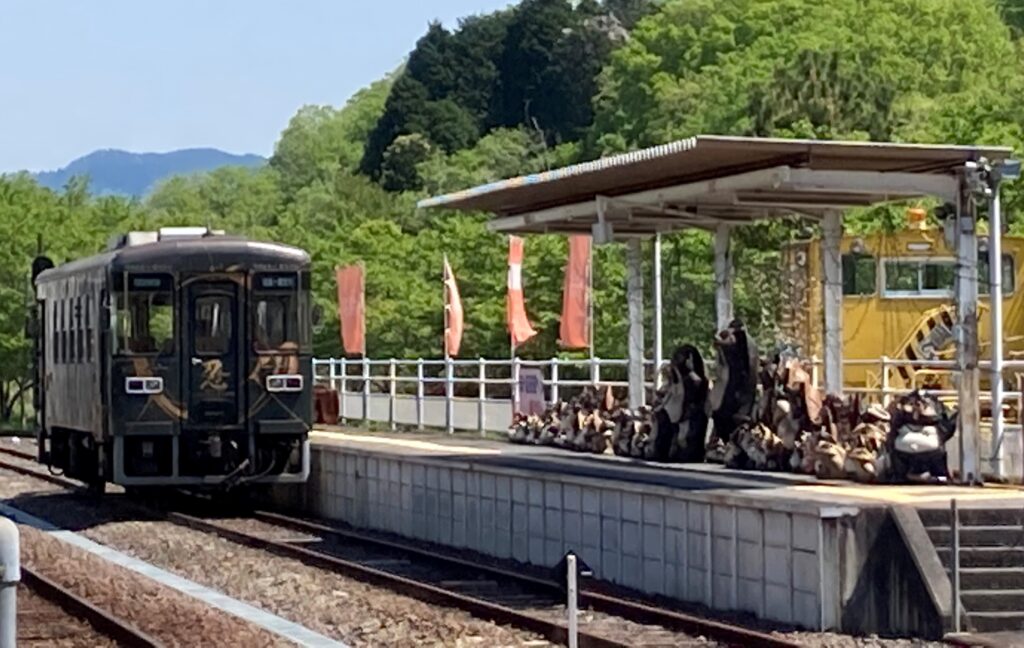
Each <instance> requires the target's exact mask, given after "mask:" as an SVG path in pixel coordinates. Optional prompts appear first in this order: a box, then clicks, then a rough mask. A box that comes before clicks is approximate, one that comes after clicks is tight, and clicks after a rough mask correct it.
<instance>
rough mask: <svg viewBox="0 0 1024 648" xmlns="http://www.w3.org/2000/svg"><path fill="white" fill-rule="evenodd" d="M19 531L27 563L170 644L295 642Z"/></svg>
mask: <svg viewBox="0 0 1024 648" xmlns="http://www.w3.org/2000/svg"><path fill="white" fill-rule="evenodd" d="M20 531H21V556H22V560H23V561H24V563H25V564H26V565H27V566H29V567H32V568H34V569H35V570H36V571H37V572H39V573H40V574H42V575H44V576H46V577H48V578H49V579H50V580H53V581H55V582H57V583H59V584H60V585H62V586H63V587H65V588H67V589H69V590H71V591H72V592H74V593H75V594H77V595H78V596H80V597H82V598H84V599H86V600H87V601H89V602H90V603H92V604H93V605H95V606H96V607H99V608H101V609H103V610H105V611H106V612H108V613H110V614H112V615H114V616H116V617H118V618H120V619H122V620H124V621H126V622H128V623H130V624H132V625H133V626H135V627H136V628H138V629H139V630H141V631H142V632H145V633H147V634H149V635H151V636H152V637H153V638H154V639H157V640H158V641H162V642H165V643H166V644H167V645H168V646H211V645H217V646H226V645H243V646H253V647H267V648H269V647H276V646H290V645H293V644H291V643H290V642H287V641H283V640H281V639H278V638H276V637H274V636H273V635H271V634H269V633H267V632H265V631H263V630H260V629H258V628H255V627H253V626H252V625H250V624H248V623H245V622H243V621H241V620H239V619H237V618H236V617H233V616H230V615H228V614H225V613H223V612H220V611H218V610H215V609H214V608H211V607H209V606H207V605H204V604H202V603H199V602H198V601H196V600H195V599H192V598H190V597H188V596H185V595H184V594H180V593H178V592H175V591H173V590H171V589H169V588H166V587H163V586H161V585H158V584H156V583H154V582H153V581H151V580H149V579H147V578H143V577H141V576H139V575H137V574H134V573H132V572H130V571H128V570H126V569H123V568H121V567H117V566H116V565H112V564H110V563H109V562H107V561H105V560H103V559H102V558H98V557H96V556H93V555H92V554H90V553H88V552H86V551H82V550H81V549H78V548H77V547H72V546H69V545H68V544H66V543H64V542H61V541H60V540H57V539H56V538H52V537H50V536H49V535H47V534H46V533H43V532H42V531H39V530H37V529H33V528H31V527H26V526H21V527H20Z"/></svg>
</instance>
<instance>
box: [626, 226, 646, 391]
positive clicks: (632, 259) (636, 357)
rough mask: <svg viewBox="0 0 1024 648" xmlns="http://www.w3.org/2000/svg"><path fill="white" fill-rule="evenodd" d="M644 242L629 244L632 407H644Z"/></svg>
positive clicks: (629, 240) (633, 241) (627, 287)
mask: <svg viewBox="0 0 1024 648" xmlns="http://www.w3.org/2000/svg"><path fill="white" fill-rule="evenodd" d="M640 244H641V240H640V239H639V238H635V237H634V238H630V239H628V240H627V241H626V266H627V267H626V300H627V301H628V303H629V350H628V364H629V369H628V371H629V407H630V409H636V408H638V407H641V406H642V405H643V404H644V400H645V394H644V276H643V257H642V254H641V247H640Z"/></svg>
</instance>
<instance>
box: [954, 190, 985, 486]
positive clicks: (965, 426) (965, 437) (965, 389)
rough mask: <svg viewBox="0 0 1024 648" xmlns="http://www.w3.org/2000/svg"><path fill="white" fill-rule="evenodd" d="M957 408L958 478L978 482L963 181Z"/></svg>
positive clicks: (971, 285) (974, 252)
mask: <svg viewBox="0 0 1024 648" xmlns="http://www.w3.org/2000/svg"><path fill="white" fill-rule="evenodd" d="M955 241H956V260H957V263H956V266H957V273H956V277H957V279H956V342H957V356H956V358H957V370H958V374H959V376H958V379H957V401H958V403H957V405H958V407H959V408H960V416H959V420H958V427H957V432H958V435H957V438H959V440H960V479H961V481H963V482H965V483H979V482H980V481H981V451H980V443H979V440H980V439H979V434H978V428H979V420H980V410H979V407H978V392H979V369H978V233H977V219H976V214H975V208H974V202H973V201H972V200H971V193H970V190H969V188H968V186H967V182H966V180H962V181H961V183H960V192H959V199H958V200H957V215H956V226H955Z"/></svg>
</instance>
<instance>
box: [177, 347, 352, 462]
mask: <svg viewBox="0 0 1024 648" xmlns="http://www.w3.org/2000/svg"><path fill="white" fill-rule="evenodd" d="M331 364H333V363H331ZM347 392H348V362H347V361H346V359H345V358H342V359H341V389H339V390H338V410H339V412H338V415H339V416H340V417H341V422H342V423H344V422H345V419H346V418H347V415H348V407H347V406H346V404H345V401H346V400H347V398H346V393H347ZM175 456H177V455H175Z"/></svg>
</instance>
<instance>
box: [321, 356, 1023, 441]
mask: <svg viewBox="0 0 1024 648" xmlns="http://www.w3.org/2000/svg"><path fill="white" fill-rule="evenodd" d="M810 364H811V380H812V383H813V384H815V385H816V386H820V384H821V377H820V373H821V365H822V363H821V361H820V359H817V358H813V359H811V360H810ZM644 366H645V381H644V385H645V387H646V388H647V389H648V390H650V389H653V387H654V375H655V371H654V362H653V361H652V360H646V361H645V363H644ZM843 366H844V369H845V368H848V367H866V368H876V369H877V370H878V371H877V373H875V374H874V377H875V378H876V380H875V381H874V382H877V383H878V384H877V385H876V386H871V385H868V386H847V387H845V388H844V391H845V392H846V393H849V394H861V395H862V396H866V397H868V399H877V400H879V401H881V402H883V403H884V404H888V403H889V402H890V401H891V400H892V398H894V397H898V396H900V395H903V394H906V393H909V392H910V391H912V389H913V388H915V387H921V385H918V384H913V385H910V386H899V384H898V383H899V382H900V381H899V380H896V379H895V378H894V372H895V371H896V370H898V369H900V368H904V369H909V370H910V373H911V375H912V376H913V377H915V378H917V377H920V376H922V375H925V374H927V375H937V374H941V375H947V376H949V377H950V378H955V375H956V362H955V361H952V360H928V361H911V360H901V359H894V358H888V357H882V358H879V359H877V360H846V361H844V363H843ZM990 366H991V364H990V363H989V362H981V363H980V368H981V369H982V370H983V371H986V370H988V369H989V368H990ZM313 368H314V373H315V379H316V381H317V382H318V383H320V384H323V385H326V386H329V387H330V388H331V389H333V390H335V391H337V392H338V394H339V395H341V394H344V395H346V396H349V397H355V398H356V399H357V400H358V401H359V402H358V403H356V404H357V405H358V407H356V408H353V407H351V405H353V401H352V400H351V399H350V398H346V399H343V400H342V401H341V403H340V408H341V411H340V416H341V417H342V418H343V419H365V418H370V419H371V420H376V421H378V422H386V423H391V424H392V425H397V424H399V422H397V421H396V420H395V417H394V416H393V414H394V412H395V410H396V407H395V405H394V403H393V402H390V403H389V405H388V407H387V408H386V412H387V413H389V414H390V415H389V416H388V417H387V418H383V417H380V416H378V417H372V416H371V417H367V414H373V413H374V408H372V407H371V401H372V400H374V399H375V397H380V396H383V397H385V398H387V399H388V400H389V401H394V400H396V399H398V398H401V397H409V398H413V399H415V401H416V403H417V407H416V411H417V416H416V418H415V420H414V421H412V423H413V424H415V425H417V426H418V427H423V426H425V425H429V424H428V423H427V422H426V421H425V419H424V417H423V416H422V414H421V412H422V410H423V409H424V407H425V405H426V403H428V402H430V401H431V400H432V399H437V398H441V399H443V400H445V401H447V400H450V399H454V400H471V401H474V402H475V403H477V405H478V407H477V409H482V407H483V404H485V403H490V402H494V403H506V404H508V405H512V401H513V399H514V395H515V392H516V387H517V386H518V384H519V381H520V375H521V372H522V369H525V368H536V369H540V370H541V371H542V372H543V376H544V378H543V383H544V389H545V398H546V400H547V401H548V402H554V401H557V400H559V399H562V398H566V397H567V396H569V395H571V394H572V393H573V392H577V391H579V390H581V389H582V388H584V387H587V386H592V387H600V388H605V387H612V388H613V389H617V390H622V389H626V388H627V387H628V384H629V383H628V381H627V379H626V375H625V373H626V368H627V361H626V360H622V359H604V358H592V359H584V360H567V359H560V358H551V359H549V360H523V359H520V358H515V359H500V360H495V359H485V358H478V359H474V360H457V359H450V360H447V361H446V360H424V359H417V360H404V359H394V358H392V359H388V360H379V359H369V358H366V359H356V360H348V359H345V358H323V359H316V360H314V361H313ZM712 370H713V364H711V363H709V365H708V372H711V371H712ZM1004 370H1005V372H1006V374H1019V375H1021V376H1024V361H1006V362H1005V363H1004ZM1006 374H1004V381H1005V380H1006V377H1007V376H1006ZM1017 387H1018V388H1017V390H1016V391H1006V392H1004V401H1003V402H1004V404H1005V403H1006V402H1008V401H1009V402H1013V401H1016V404H1017V407H1018V411H1024V393H1022V391H1021V388H1020V385H1018V386H1017ZM922 391H925V392H927V393H929V394H932V395H934V396H937V397H940V398H955V397H956V395H957V392H956V390H955V389H922ZM981 399H982V402H985V403H987V399H988V394H987V393H985V392H983V393H982V394H981ZM510 419H511V412H510V413H509V420H510ZM507 422H508V421H501V422H496V423H499V424H500V426H499V427H497V428H495V429H504V427H502V426H505V425H506V424H507ZM451 423H452V424H453V425H452V426H449V427H454V428H458V429H467V430H469V429H477V430H485V429H488V427H487V425H486V420H483V421H477V422H476V424H475V425H472V426H471V425H467V424H465V423H464V422H460V421H451ZM431 427H436V426H431Z"/></svg>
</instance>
